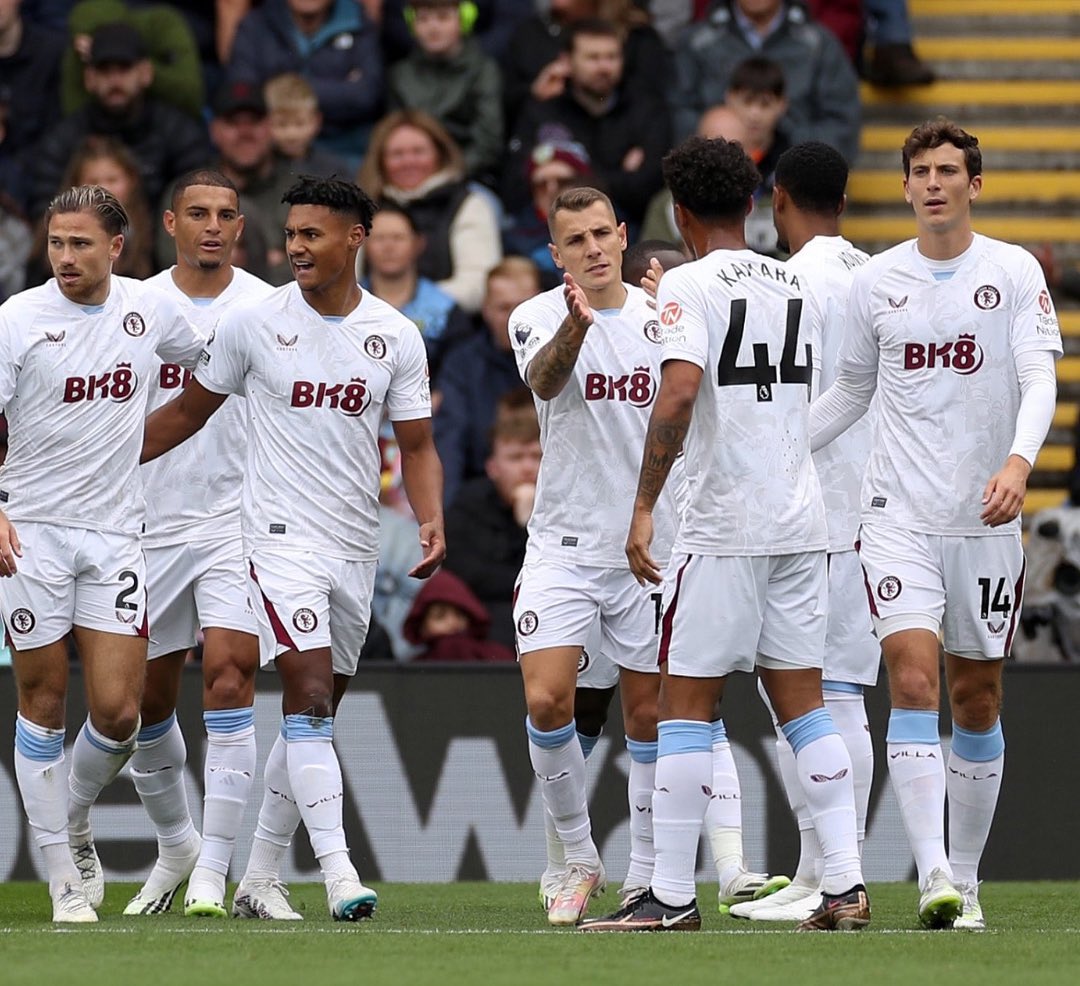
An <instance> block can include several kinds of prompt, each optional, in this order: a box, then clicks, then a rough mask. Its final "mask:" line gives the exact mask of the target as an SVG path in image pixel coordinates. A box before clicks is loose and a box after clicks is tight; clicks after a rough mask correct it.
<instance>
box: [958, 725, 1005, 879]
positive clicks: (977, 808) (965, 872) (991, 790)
mask: <svg viewBox="0 0 1080 986" xmlns="http://www.w3.org/2000/svg"><path fill="white" fill-rule="evenodd" d="M1004 772H1005V740H1004V738H1003V737H1002V734H1001V721H1000V720H998V721H997V722H996V723H994V725H993V726H991V727H990V729H988V730H986V731H985V732H975V731H973V730H967V729H962V728H961V727H960V726H957V725H956V723H953V737H952V746H951V748H950V750H949V763H948V774H947V775H946V778H947V779H946V787H947V789H948V796H949V862H950V864H951V865H952V872H953V879H954V880H956V882H957V883H963V884H967V885H969V886H975V885H976V884H977V883H978V882H979V861H980V860H981V859H982V854H983V850H984V849H985V848H986V840H987V838H988V837H989V835H990V823H991V822H992V821H993V820H994V810H995V809H996V808H997V802H998V795H999V794H1000V792H1001V778H1002V774H1004Z"/></svg>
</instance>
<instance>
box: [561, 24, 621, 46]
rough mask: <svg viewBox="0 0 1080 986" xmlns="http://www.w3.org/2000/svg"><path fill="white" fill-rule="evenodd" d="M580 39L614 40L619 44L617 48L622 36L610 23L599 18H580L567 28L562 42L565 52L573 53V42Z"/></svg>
mask: <svg viewBox="0 0 1080 986" xmlns="http://www.w3.org/2000/svg"><path fill="white" fill-rule="evenodd" d="M581 37H588V38H614V39H615V40H616V41H618V42H619V47H620V48H621V47H622V35H621V34H620V33H619V29H618V28H617V27H616V26H615V25H614V24H612V23H611V21H607V20H604V19H603V18H600V17H582V18H581V20H577V21H574V22H573V23H572V24H571V25H570V26H569V27H567V28H566V32H565V38H564V41H563V44H564V46H565V48H566V50H567V51H573V50H574V44H575V42H576V41H577V39H578V38H581Z"/></svg>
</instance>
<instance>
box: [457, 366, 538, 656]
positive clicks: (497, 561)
mask: <svg viewBox="0 0 1080 986" xmlns="http://www.w3.org/2000/svg"><path fill="white" fill-rule="evenodd" d="M539 471H540V425H539V424H538V422H537V420H536V408H535V407H534V405H533V400H532V393H531V392H530V391H529V390H528V389H527V388H524V387H522V388H520V389H519V390H516V391H513V392H511V393H510V394H508V395H507V396H506V398H504V400H503V401H501V402H500V404H499V410H498V412H497V415H496V419H495V425H494V427H493V428H492V443H491V455H489V456H488V460H487V475H486V476H483V477H482V478H479V479H473V480H470V481H469V482H467V483H466V484H465V485H464V486H462V487H461V489H460V490H459V491H458V494H457V496H456V497H455V499H454V502H453V503H452V504H451V505H450V509H449V510H447V511H446V537H447V543H448V544H453V545H454V549H453V551H452V552H451V553H449V554H448V555H447V556H446V562H445V567H446V568H447V569H448V570H449V571H451V572H453V573H454V574H455V575H457V576H459V577H460V578H461V579H462V580H463V581H464V582H465V584H466V585H468V587H469V588H470V589H472V591H473V592H474V593H476V596H477V598H478V599H479V600H480V601H481V602H482V603H483V604H484V605H485V606H486V607H487V609H488V612H489V613H490V614H491V639H492V640H495V641H498V642H499V643H501V644H505V645H506V646H508V647H513V646H514V617H513V597H514V582H515V581H516V579H517V576H518V572H519V571H520V570H521V564H522V562H523V561H524V560H525V541H526V538H527V534H526V530H525V526H526V524H528V522H529V515H530V514H531V513H532V508H533V498H534V497H535V495H536V477H537V475H538V473H539ZM451 537H453V538H454V540H453V541H450V538H451Z"/></svg>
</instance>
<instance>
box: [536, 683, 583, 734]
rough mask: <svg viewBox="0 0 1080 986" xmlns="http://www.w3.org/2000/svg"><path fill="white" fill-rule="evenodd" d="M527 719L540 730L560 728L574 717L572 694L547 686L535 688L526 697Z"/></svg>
mask: <svg viewBox="0 0 1080 986" xmlns="http://www.w3.org/2000/svg"><path fill="white" fill-rule="evenodd" d="M528 705H529V719H530V720H532V724H533V725H534V726H535V727H536V728H537V729H539V730H541V731H542V732H545V733H548V732H551V731H552V730H554V729H561V728H562V727H563V726H565V725H566V724H567V723H568V722H570V720H571V719H573V718H574V696H573V693H572V692H571V693H570V694H569V695H562V694H559V693H557V692H556V691H554V690H553V689H549V688H535V689H533V691H532V693H531V694H530V695H529V697H528Z"/></svg>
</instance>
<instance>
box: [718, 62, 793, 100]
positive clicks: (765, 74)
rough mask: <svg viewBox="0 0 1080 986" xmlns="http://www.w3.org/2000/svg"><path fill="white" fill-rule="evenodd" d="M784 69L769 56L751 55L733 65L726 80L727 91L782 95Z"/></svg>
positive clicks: (784, 84)
mask: <svg viewBox="0 0 1080 986" xmlns="http://www.w3.org/2000/svg"><path fill="white" fill-rule="evenodd" d="M785 86H786V83H785V81H784V70H783V69H782V68H781V67H780V66H779V65H777V64H776V62H774V61H773V60H772V59H771V58H765V57H764V56H762V55H753V56H752V57H750V58H747V59H744V60H743V61H741V62H739V64H738V65H736V66H735V70H734V71H733V72H732V73H731V81H730V82H728V92H751V93H755V94H760V95H766V94H767V95H771V96H776V97H778V98H780V97H783V95H784V89H785Z"/></svg>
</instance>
